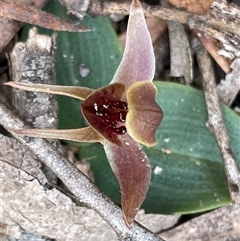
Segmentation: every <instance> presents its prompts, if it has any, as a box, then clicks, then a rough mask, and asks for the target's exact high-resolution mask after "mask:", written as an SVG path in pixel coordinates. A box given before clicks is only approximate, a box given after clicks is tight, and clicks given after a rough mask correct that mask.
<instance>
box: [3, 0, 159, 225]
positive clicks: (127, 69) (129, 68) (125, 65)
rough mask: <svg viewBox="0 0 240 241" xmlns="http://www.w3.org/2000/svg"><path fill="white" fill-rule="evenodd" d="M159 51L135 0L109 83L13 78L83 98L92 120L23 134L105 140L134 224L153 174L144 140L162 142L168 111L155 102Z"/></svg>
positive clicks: (86, 113)
mask: <svg viewBox="0 0 240 241" xmlns="http://www.w3.org/2000/svg"><path fill="white" fill-rule="evenodd" d="M154 72H155V57H154V53H153V47H152V42H151V38H150V34H149V32H148V29H147V26H146V22H145V18H144V14H143V10H142V7H141V4H140V2H139V1H138V0H133V2H132V5H131V9H130V16H129V22H128V27H127V37H126V46H125V50H124V54H123V58H122V61H121V63H120V65H119V67H118V69H117V71H116V72H115V75H114V77H113V79H112V81H111V82H110V84H109V85H108V86H105V87H102V88H100V89H97V90H93V89H89V88H85V87H80V86H78V87H74V86H50V85H39V84H38V85H35V84H24V83H19V82H9V83H7V84H8V85H10V86H12V87H16V88H19V89H24V90H28V91H39V92H46V93H52V94H59V95H65V96H70V97H74V98H77V99H80V100H83V102H82V104H81V110H82V113H83V116H84V117H85V119H86V120H87V122H88V124H89V126H88V127H85V128H81V129H70V130H49V129H47V130H44V129H43V130H40V129H21V130H17V131H16V132H17V133H18V134H23V135H28V136H33V137H43V138H58V139H64V140H72V141H78V142H100V143H102V144H103V146H104V149H105V152H106V155H107V158H108V161H109V163H110V165H111V168H112V170H113V172H114V173H115V175H116V177H117V179H118V182H119V184H120V188H121V206H122V210H123V217H124V220H125V222H126V225H127V226H128V227H130V226H131V224H132V223H133V220H134V217H135V216H136V214H137V212H138V210H139V208H140V206H141V204H142V202H143V200H144V199H145V196H146V193H147V190H148V186H149V182H150V178H151V166H150V162H149V159H148V158H147V156H146V155H145V153H144V152H143V151H142V149H141V147H140V145H139V144H138V143H140V144H143V145H145V146H148V147H151V146H153V145H155V144H156V140H155V131H156V129H157V128H158V126H159V124H160V122H161V120H162V117H163V112H162V110H161V108H160V107H159V106H158V105H157V103H156V102H155V96H156V93H157V90H156V87H155V86H154V85H153V84H152V80H153V76H154Z"/></svg>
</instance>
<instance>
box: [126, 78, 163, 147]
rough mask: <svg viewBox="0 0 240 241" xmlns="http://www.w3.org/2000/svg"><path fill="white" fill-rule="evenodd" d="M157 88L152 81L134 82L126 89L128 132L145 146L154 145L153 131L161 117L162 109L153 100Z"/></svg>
mask: <svg viewBox="0 0 240 241" xmlns="http://www.w3.org/2000/svg"><path fill="white" fill-rule="evenodd" d="M156 93H157V89H156V87H155V86H154V84H153V83H152V82H148V81H141V82H136V83H134V84H133V85H131V87H130V88H129V89H128V90H127V93H126V99H127V102H128V114H127V117H126V127H127V132H128V134H129V135H130V136H131V137H132V138H133V139H134V140H135V141H137V142H138V143H141V144H143V145H145V146H147V147H150V146H154V145H156V139H155V132H156V130H157V128H158V126H159V125H160V123H161V121H162V118H163V111H162V109H161V108H160V106H159V105H158V104H157V103H156V101H155V96H156Z"/></svg>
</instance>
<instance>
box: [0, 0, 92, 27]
mask: <svg viewBox="0 0 240 241" xmlns="http://www.w3.org/2000/svg"><path fill="white" fill-rule="evenodd" d="M0 10H1V11H0V16H2V17H4V18H8V19H14V20H17V21H19V22H24V23H30V24H33V25H37V26H40V27H43V28H47V29H53V30H56V31H69V32H86V31H89V29H88V28H87V27H85V26H82V25H80V24H71V23H68V22H66V21H65V20H64V19H61V18H59V17H57V16H54V15H52V14H50V13H47V12H43V11H41V10H39V9H38V8H34V7H29V6H26V5H22V4H19V3H14V2H8V1H5V0H2V2H0Z"/></svg>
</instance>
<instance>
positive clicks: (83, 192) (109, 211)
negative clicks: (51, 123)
mask: <svg viewBox="0 0 240 241" xmlns="http://www.w3.org/2000/svg"><path fill="white" fill-rule="evenodd" d="M0 124H1V125H2V126H3V127H4V128H5V129H7V130H9V131H10V132H11V130H17V129H22V128H26V126H25V125H24V123H23V121H21V120H20V119H19V118H18V117H17V116H16V115H15V114H14V113H12V112H11V111H10V110H9V109H8V108H7V107H6V106H5V105H3V104H1V103H0ZM12 135H13V136H14V137H15V138H16V139H17V140H18V141H20V142H21V143H23V144H24V145H26V146H27V147H28V148H29V149H30V150H31V151H32V152H33V153H35V154H36V156H37V157H38V158H39V159H40V160H41V161H42V162H43V163H45V164H46V165H47V166H49V167H50V168H51V169H52V170H53V171H54V172H55V174H56V175H57V176H58V177H59V178H60V179H61V180H62V182H63V183H64V184H65V185H66V186H67V188H69V190H70V191H71V192H72V194H73V195H75V197H76V198H77V199H79V200H80V201H81V202H83V203H85V204H87V205H88V206H89V207H91V208H92V209H94V210H95V211H96V212H97V213H98V214H99V215H100V216H101V217H102V218H103V219H104V220H105V221H106V222H107V223H108V224H109V225H110V226H111V227H112V228H113V229H114V231H115V232H116V233H117V235H118V237H119V240H127V239H130V240H132V241H162V240H163V239H161V238H159V237H158V236H156V235H154V234H152V233H151V232H150V231H148V230H146V229H144V228H143V227H140V226H139V225H138V224H137V223H136V222H135V223H134V224H133V227H132V229H131V230H129V229H128V228H127V227H126V225H125V222H124V220H123V217H122V211H121V209H120V208H119V207H117V206H116V205H114V203H113V202H112V201H110V200H109V199H108V198H107V197H106V196H104V195H103V194H102V193H101V192H100V191H99V190H98V189H97V188H96V186H95V185H94V184H93V183H92V182H91V181H90V180H89V179H88V178H87V177H86V176H85V175H84V174H83V173H82V172H81V171H80V170H79V169H77V168H76V167H75V166H74V165H73V164H72V163H71V162H69V161H68V160H67V159H66V158H65V157H64V156H63V155H62V154H61V153H59V152H58V151H57V150H56V149H55V148H54V147H53V146H52V145H51V144H50V143H48V142H47V141H45V140H43V139H39V138H32V137H30V138H29V137H21V136H18V135H16V134H15V133H14V132H12Z"/></svg>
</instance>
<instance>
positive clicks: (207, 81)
mask: <svg viewBox="0 0 240 241" xmlns="http://www.w3.org/2000/svg"><path fill="white" fill-rule="evenodd" d="M196 49H197V51H196V55H197V60H198V64H199V67H200V69H201V73H202V82H203V87H204V93H205V99H206V105H207V111H208V128H209V129H210V131H211V132H212V133H213V134H214V136H215V138H216V141H217V143H218V146H219V148H220V151H221V154H222V158H223V165H224V170H225V174H226V177H227V180H228V187H229V192H230V195H231V199H232V201H233V202H235V201H237V200H240V195H239V192H240V170H239V167H238V165H237V162H236V160H235V158H234V154H233V151H232V148H231V145H230V142H229V138H228V134H227V130H226V128H225V126H224V122H223V118H222V112H221V109H220V104H219V99H218V94H217V90H216V83H215V79H214V72H213V68H212V63H211V59H210V58H209V55H208V54H207V52H206V50H205V49H204V48H203V47H200V48H199V47H198V48H196Z"/></svg>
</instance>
